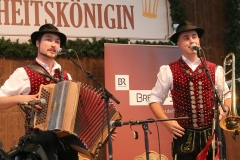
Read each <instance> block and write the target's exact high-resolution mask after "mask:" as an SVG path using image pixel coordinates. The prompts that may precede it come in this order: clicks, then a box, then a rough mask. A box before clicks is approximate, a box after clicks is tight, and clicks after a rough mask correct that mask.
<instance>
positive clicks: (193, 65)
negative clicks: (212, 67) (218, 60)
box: [182, 55, 201, 71]
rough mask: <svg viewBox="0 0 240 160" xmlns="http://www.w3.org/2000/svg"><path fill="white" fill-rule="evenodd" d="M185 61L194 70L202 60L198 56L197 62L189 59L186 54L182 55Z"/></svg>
mask: <svg viewBox="0 0 240 160" xmlns="http://www.w3.org/2000/svg"><path fill="white" fill-rule="evenodd" d="M182 59H183V61H184V62H185V63H186V64H187V65H188V66H189V67H190V68H191V69H192V70H193V71H194V70H195V69H196V68H197V67H198V65H199V64H200V63H201V60H200V59H199V58H198V59H197V60H196V61H195V62H191V61H189V60H188V59H187V58H186V57H184V55H182Z"/></svg>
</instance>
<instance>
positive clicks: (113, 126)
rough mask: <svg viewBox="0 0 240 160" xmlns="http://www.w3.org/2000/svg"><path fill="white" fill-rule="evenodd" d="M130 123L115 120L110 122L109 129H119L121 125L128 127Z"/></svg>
mask: <svg viewBox="0 0 240 160" xmlns="http://www.w3.org/2000/svg"><path fill="white" fill-rule="evenodd" d="M130 123H131V121H130V122H121V121H120V120H116V121H111V122H110V127H112V128H115V127H121V126H123V125H128V124H130Z"/></svg>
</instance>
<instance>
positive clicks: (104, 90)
mask: <svg viewBox="0 0 240 160" xmlns="http://www.w3.org/2000/svg"><path fill="white" fill-rule="evenodd" d="M74 52H75V51H74ZM75 53H76V52H75ZM66 55H67V58H68V59H69V60H70V61H72V62H73V63H74V64H75V65H76V66H77V67H78V68H79V69H80V70H82V71H83V73H84V74H85V75H86V76H87V77H88V78H89V79H91V80H92V81H93V82H95V83H96V84H97V85H98V86H99V87H100V90H101V91H102V92H103V93H104V94H103V97H102V98H103V99H104V104H105V108H106V113H107V122H108V123H107V125H108V135H109V136H110V135H111V131H110V129H111V126H110V123H109V122H110V117H109V103H108V101H109V98H111V99H112V100H113V101H115V102H116V103H117V104H119V103H120V102H119V101H118V100H117V98H115V97H114V96H113V95H112V94H111V93H110V92H109V91H108V90H107V89H106V88H104V87H103V85H102V84H101V83H99V82H98V81H97V79H96V78H94V77H93V75H92V74H91V73H90V72H86V71H85V70H84V69H83V68H82V67H81V66H80V65H78V64H77V63H76V62H75V61H74V60H73V59H72V58H71V57H70V56H69V54H66ZM112 153H113V152H112V141H111V138H110V137H109V138H108V154H109V159H110V160H113V155H112Z"/></svg>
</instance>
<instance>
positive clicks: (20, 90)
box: [0, 58, 72, 97]
mask: <svg viewBox="0 0 240 160" xmlns="http://www.w3.org/2000/svg"><path fill="white" fill-rule="evenodd" d="M36 61H37V62H38V63H39V64H40V65H41V66H42V67H43V68H45V69H46V71H48V73H50V70H49V66H48V65H47V64H45V63H43V62H41V61H39V60H38V59H37V58H36ZM55 69H60V70H61V66H60V64H58V63H57V62H56V61H54V65H53V68H52V72H51V73H50V75H51V76H53V75H54V70H55ZM68 79H69V80H72V77H71V76H70V74H68ZM30 92H31V85H30V79H29V77H28V75H27V72H26V71H25V70H24V68H23V67H20V68H17V69H16V70H15V71H14V72H13V74H12V75H11V76H10V77H9V79H7V80H6V81H5V83H4V84H3V86H1V88H0V97H3V96H15V95H20V94H22V95H27V94H29V93H30Z"/></svg>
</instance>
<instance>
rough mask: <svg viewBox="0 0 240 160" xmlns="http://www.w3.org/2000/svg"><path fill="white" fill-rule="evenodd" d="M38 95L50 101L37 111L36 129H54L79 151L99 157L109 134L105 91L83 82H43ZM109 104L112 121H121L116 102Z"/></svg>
mask: <svg viewBox="0 0 240 160" xmlns="http://www.w3.org/2000/svg"><path fill="white" fill-rule="evenodd" d="M39 97H40V98H44V99H45V100H46V101H47V104H46V105H43V106H42V110H41V111H40V112H37V113H36V114H35V117H34V128H38V129H40V130H44V131H45V130H53V131H55V132H56V133H57V135H58V137H59V138H63V139H64V140H66V141H67V142H68V143H69V144H70V145H71V146H72V148H74V149H75V150H77V151H78V152H80V153H82V154H84V155H87V156H90V157H92V158H94V157H95V156H98V154H99V151H100V149H101V147H102V145H103V144H105V142H106V141H107V139H108V137H109V135H108V128H107V127H108V123H109V122H108V121H107V114H106V107H105V101H104V99H103V98H102V92H100V91H97V90H96V89H94V88H93V87H90V86H89V85H86V84H83V83H80V82H73V81H62V82H59V83H57V84H48V85H41V86H40V90H39ZM107 103H108V106H109V107H108V109H109V119H110V121H116V120H120V119H121V115H120V113H119V112H118V110H117V108H116V107H115V105H114V104H113V103H111V102H110V101H108V102H107ZM113 130H114V128H111V132H112V131H113Z"/></svg>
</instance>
